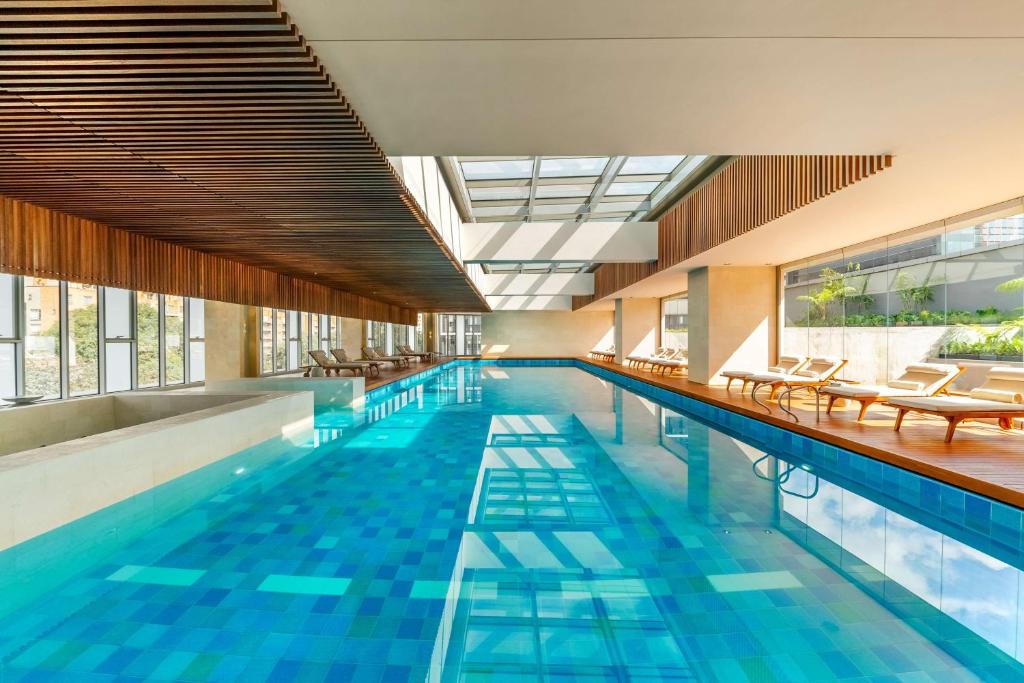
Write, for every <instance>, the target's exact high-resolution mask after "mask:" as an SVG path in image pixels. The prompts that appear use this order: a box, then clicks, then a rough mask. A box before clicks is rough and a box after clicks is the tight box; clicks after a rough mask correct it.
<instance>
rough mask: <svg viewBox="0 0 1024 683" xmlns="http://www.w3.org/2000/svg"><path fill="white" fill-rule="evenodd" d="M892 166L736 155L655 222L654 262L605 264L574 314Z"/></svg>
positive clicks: (860, 160)
mask: <svg viewBox="0 0 1024 683" xmlns="http://www.w3.org/2000/svg"><path fill="white" fill-rule="evenodd" d="M891 165H892V157H891V156H889V155H881V154H879V155H862V156H827V155H801V156H783V155H764V156H741V157H737V158H736V159H734V160H733V161H732V162H731V163H730V164H728V165H727V166H725V167H724V168H723V169H722V170H721V171H720V172H719V173H718V174H717V175H715V176H714V177H712V178H711V179H710V180H709V181H708V182H706V183H705V184H703V185H701V186H700V187H698V188H697V189H696V190H694V191H693V192H692V193H690V194H689V195H687V196H686V197H684V198H683V199H682V200H680V201H679V203H677V204H676V205H675V206H674V207H672V208H671V209H669V210H668V211H667V212H666V213H665V214H664V215H663V216H662V217H661V218H659V219H658V261H657V263H654V264H618V263H616V264H612V263H609V264H604V265H601V266H599V267H598V268H597V270H595V271H594V290H595V293H594V296H592V297H588V296H577V297H573V309H578V308H582V307H583V306H586V305H587V304H590V303H592V302H594V301H596V300H599V299H602V298H604V297H607V296H610V295H611V294H614V293H615V292H617V291H619V290H620V289H623V288H625V287H628V286H629V285H632V284H635V283H636V282H639V281H640V280H642V279H644V278H646V277H649V276H651V275H653V274H654V273H657V272H660V271H662V270H665V269H666V268H670V267H672V266H674V265H676V264H677V263H680V262H682V261H685V260H686V259H689V258H692V257H694V256H697V255H698V254H700V253H702V252H705V251H707V250H709V249H712V248H714V247H716V246H718V245H720V244H723V243H725V242H727V241H729V240H731V239H733V238H736V237H739V236H740V235H742V234H744V233H746V232H749V231H751V230H754V229H755V228H758V227H760V226H762V225H765V224H767V223H770V222H771V221H773V220H776V219H778V218H781V217H782V216H784V215H786V214H788V213H791V212H793V211H796V210H797V209H799V208H801V207H803V206H806V205H807V204H809V203H811V202H814V201H817V200H818V199H821V198H823V197H825V196H827V195H829V194H832V193H833V192H837V191H839V190H841V189H843V188H845V187H848V186H849V185H851V184H853V183H856V182H859V181H861V180H863V179H865V178H867V177H869V176H871V175H874V174H875V173H878V172H880V171H882V170H884V169H886V168H889V166H891Z"/></svg>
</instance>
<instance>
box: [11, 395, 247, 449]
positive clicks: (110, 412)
mask: <svg viewBox="0 0 1024 683" xmlns="http://www.w3.org/2000/svg"><path fill="white" fill-rule="evenodd" d="M246 398H251V396H246V395H230V394H228V395H225V394H197V393H171V392H167V391H153V392H132V393H125V394H108V395H106V396H89V397H83V398H76V399H71V400H69V401H53V402H48V403H39V404H36V405H31V406H22V407H17V408H5V409H3V410H0V455H6V454H8V453H17V452H18V451H24V450H28V449H30V448H41V447H43V446H51V445H53V444H57V443H62V442H64V441H70V440H72V439H80V438H82V437H85V436H90V435H92V434H100V433H102V432H109V431H112V430H114V429H121V428H123V427H131V426H133V425H137V424H142V423H143V422H152V421H154V420H162V419H164V418H166V417H172V416H174V415H181V414H183V413H188V412H192V411H196V410H203V409H205V408H212V407H214V406H219V405H224V404H226V403H231V402H232V401H239V400H242V399H246Z"/></svg>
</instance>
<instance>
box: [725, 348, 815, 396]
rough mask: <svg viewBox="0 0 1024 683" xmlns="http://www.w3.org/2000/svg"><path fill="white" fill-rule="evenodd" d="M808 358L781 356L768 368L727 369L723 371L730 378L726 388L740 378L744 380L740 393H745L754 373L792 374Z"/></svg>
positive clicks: (729, 387) (805, 362)
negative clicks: (758, 369) (760, 369)
mask: <svg viewBox="0 0 1024 683" xmlns="http://www.w3.org/2000/svg"><path fill="white" fill-rule="evenodd" d="M807 360H808V359H807V356H779V362H778V363H776V364H775V365H773V366H772V367H770V368H768V369H767V370H762V371H757V370H725V371H723V372H722V377H725V378H726V379H728V381H727V382H726V383H725V390H726V391H728V390H729V389H731V388H732V383H733V380H740V381H741V382H743V386H742V387H740V393H743V392H744V391H746V390H747V384H749V383H750V378H751V377H752V376H753V375H790V374H792V373H794V372H796V371H797V370H799V369H800V368H802V367H803V366H804V365H806V364H807Z"/></svg>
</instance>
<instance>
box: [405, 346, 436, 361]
mask: <svg viewBox="0 0 1024 683" xmlns="http://www.w3.org/2000/svg"><path fill="white" fill-rule="evenodd" d="M398 351H399V352H400V353H401V354H402V355H403V356H411V357H413V358H415V359H416V360H427V361H429V360H430V356H431V354H429V353H421V352H419V351H413V350H412V347H410V346H409V345H408V344H399V345H398Z"/></svg>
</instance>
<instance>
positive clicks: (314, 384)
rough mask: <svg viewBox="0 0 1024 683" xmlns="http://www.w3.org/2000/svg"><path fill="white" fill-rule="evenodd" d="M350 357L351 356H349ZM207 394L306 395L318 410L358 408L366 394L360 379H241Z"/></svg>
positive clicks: (216, 384)
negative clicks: (270, 392) (276, 393)
mask: <svg viewBox="0 0 1024 683" xmlns="http://www.w3.org/2000/svg"><path fill="white" fill-rule="evenodd" d="M349 357H350V358H351V357H352V356H351V355H350V356H349ZM206 390H207V391H309V392H312V394H313V403H314V405H317V406H333V407H336V408H348V407H353V406H355V407H358V406H360V405H362V402H363V397H364V396H365V394H366V381H365V380H364V379H363V378H362V377H302V376H296V375H281V376H279V377H244V378H242V379H232V380H222V381H216V382H207V383H206Z"/></svg>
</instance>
